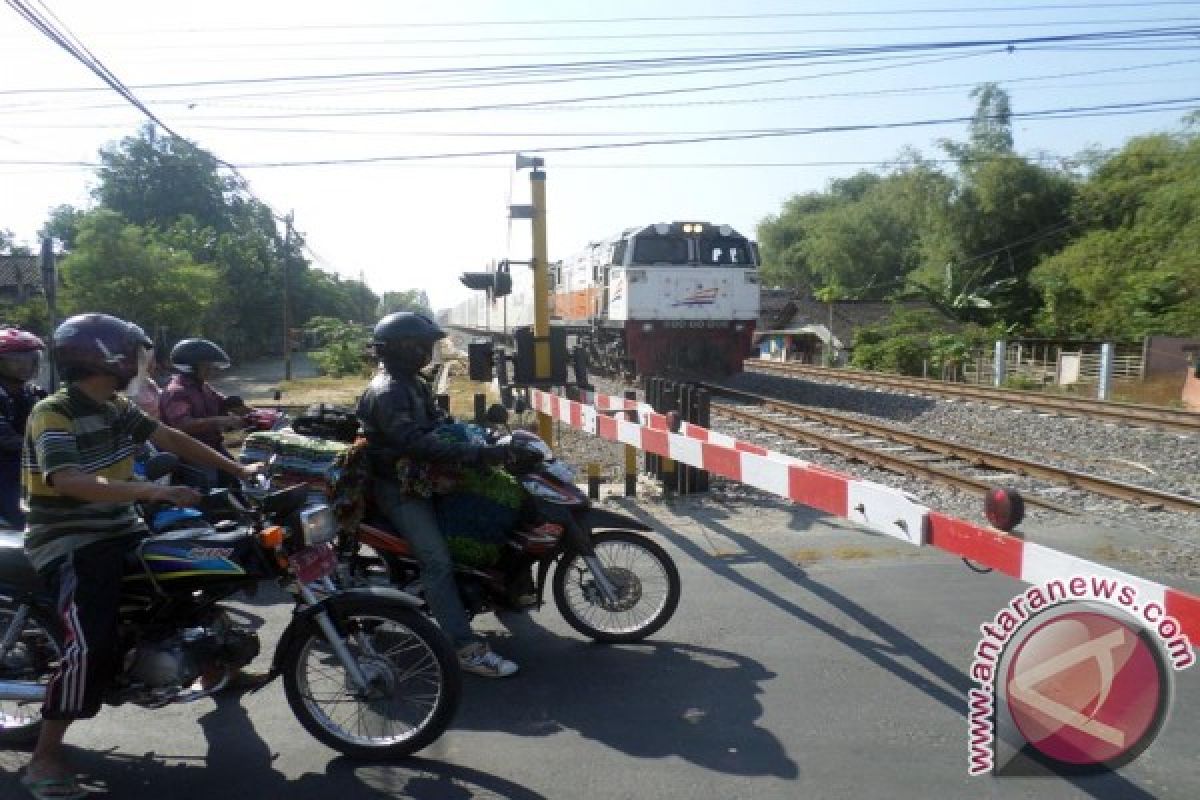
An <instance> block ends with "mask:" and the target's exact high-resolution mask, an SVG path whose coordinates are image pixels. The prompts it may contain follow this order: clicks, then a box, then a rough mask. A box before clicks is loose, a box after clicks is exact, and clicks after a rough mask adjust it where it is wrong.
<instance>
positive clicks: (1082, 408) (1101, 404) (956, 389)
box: [745, 359, 1200, 434]
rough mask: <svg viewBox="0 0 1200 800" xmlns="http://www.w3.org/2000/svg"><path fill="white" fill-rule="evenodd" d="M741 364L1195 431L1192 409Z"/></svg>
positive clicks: (1199, 428)
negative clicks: (1185, 409)
mask: <svg viewBox="0 0 1200 800" xmlns="http://www.w3.org/2000/svg"><path fill="white" fill-rule="evenodd" d="M745 366H746V370H747V371H748V372H761V373H767V374H772V375H785V376H789V377H799V378H811V379H814V380H820V381H836V382H840V383H853V384H859V385H863V386H875V387H882V388H886V389H893V390H897V391H904V392H916V393H920V394H926V395H936V396H942V397H954V398H959V399H964V400H974V401H977V402H986V403H997V404H1001V405H1005V406H1010V407H1013V408H1023V409H1027V410H1030V411H1037V412H1041V413H1047V414H1062V415H1066V416H1078V417H1090V418H1092V419H1099V420H1104V421H1105V422H1116V423H1120V424H1125V425H1140V426H1145V427H1149V428H1155V429H1159V430H1172V431H1186V432H1189V433H1197V434H1200V413H1197V412H1195V411H1184V410H1181V409H1173V408H1162V407H1160V406H1150V405H1139V404H1136V403H1117V402H1112V401H1106V400H1092V399H1089V398H1086V397H1066V396H1058V395H1051V394H1046V393H1043V392H1031V391H1025V390H1020V389H993V388H988V387H983V386H973V385H970V384H962V383H947V382H946V381H938V380H931V379H929V378H913V377H909V376H906V375H886V374H882V373H876V372H865V371H862V370H854V369H845V368H831V367H818V366H813V365H811V364H790V363H786V362H777V361H776V362H773V361H764V360H761V359H749V360H747V361H746V364H745Z"/></svg>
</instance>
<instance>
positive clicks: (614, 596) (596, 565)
mask: <svg viewBox="0 0 1200 800" xmlns="http://www.w3.org/2000/svg"><path fill="white" fill-rule="evenodd" d="M583 563H585V564H587V567H588V569H589V570H590V571H591V573H592V577H593V578H594V579H595V581H596V588H598V589H599V590H600V594H601V596H602V597H603V598H604V602H606V603H608V604H609V605H616V604H617V600H619V599H620V597H619V593H618V592H617V587H615V586H613V583H612V581H610V580H609V579H608V573H607V572H605V571H604V565H603V564H601V563H600V559H599V558H597V557H596V556H595V554H592V555H590V556H584V557H583Z"/></svg>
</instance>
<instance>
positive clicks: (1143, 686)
mask: <svg viewBox="0 0 1200 800" xmlns="http://www.w3.org/2000/svg"><path fill="white" fill-rule="evenodd" d="M979 630H980V632H981V633H982V634H983V638H982V639H980V640H979V644H978V646H977V647H976V648H975V656H974V660H973V662H972V664H971V679H972V680H973V681H974V682H975V683H976V684H977V686H976V687H975V688H973V689H971V690H970V692H969V694H968V701H969V703H968V718H969V722H970V751H969V761H968V768H967V771H968V772H969V773H970V774H971V775H982V774H985V773H987V772H996V771H998V770H999V769H1000V768H1001V767H1003V766H1005V765H1006V764H1007V763H1008V762H1010V761H1012V760H1013V759H1015V758H1016V757H1017V756H1018V755H1025V756H1027V757H1030V758H1033V759H1035V760H1036V761H1039V762H1041V763H1043V764H1047V765H1049V766H1051V767H1055V768H1059V769H1064V770H1070V771H1076V772H1077V771H1098V770H1109V769H1116V768H1118V767H1120V766H1123V765H1125V764H1128V763H1129V762H1130V761H1132V760H1133V759H1134V758H1136V757H1137V756H1138V755H1139V754H1140V753H1141V752H1142V751H1144V750H1145V749H1146V748H1147V747H1148V746H1149V745H1150V743H1151V742H1153V741H1154V738H1155V737H1156V736H1157V735H1158V732H1159V730H1161V728H1162V725H1163V723H1164V722H1165V721H1166V716H1167V711H1168V709H1169V708H1170V704H1171V699H1172V694H1173V688H1174V678H1173V670H1182V669H1186V668H1187V667H1190V666H1191V665H1192V664H1193V663H1195V654H1194V653H1193V651H1192V645H1191V642H1189V641H1188V637H1187V636H1186V635H1185V634H1184V633H1183V629H1182V627H1181V626H1180V624H1179V622H1178V620H1176V619H1174V618H1173V617H1171V616H1170V615H1168V614H1167V613H1166V609H1165V608H1164V607H1163V605H1162V604H1161V603H1159V602H1155V601H1153V600H1150V601H1147V600H1145V599H1144V598H1142V597H1140V596H1139V594H1138V587H1136V586H1133V585H1130V584H1127V583H1124V582H1123V581H1121V580H1119V579H1116V578H1111V577H1106V576H1098V575H1077V576H1075V577H1072V578H1065V579H1062V580H1054V581H1049V582H1047V583H1045V584H1042V585H1038V586H1031V587H1030V588H1028V589H1027V590H1025V591H1024V592H1023V593H1021V594H1019V595H1017V596H1016V597H1014V598H1013V599H1012V601H1011V602H1010V603H1009V604H1008V606H1006V607H1005V608H1003V609H1002V610H1001V611H1000V612H999V613H997V614H996V616H995V618H994V619H993V620H992V621H991V622H989V623H985V624H983V625H981V626H980V627H979Z"/></svg>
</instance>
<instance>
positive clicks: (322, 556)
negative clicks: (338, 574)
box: [288, 544, 337, 583]
mask: <svg viewBox="0 0 1200 800" xmlns="http://www.w3.org/2000/svg"><path fill="white" fill-rule="evenodd" d="M288 561H290V562H291V564H292V572H294V573H295V574H296V578H298V579H299V580H300V582H301V583H312V582H313V581H317V580H320V579H321V578H324V577H325V576H326V575H329V574H330V573H332V572H333V570H334V569H335V568H336V567H337V555H336V554H335V553H334V552H333V545H330V544H318V545H313V546H312V547H306V548H304V549H303V550H301V551H300V552H299V553H296V554H295V555H292V556H289V557H288Z"/></svg>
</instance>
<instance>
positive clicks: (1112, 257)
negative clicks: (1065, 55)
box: [1032, 134, 1200, 338]
mask: <svg viewBox="0 0 1200 800" xmlns="http://www.w3.org/2000/svg"><path fill="white" fill-rule="evenodd" d="M1074 213H1075V215H1076V218H1077V219H1079V220H1080V221H1081V222H1082V223H1087V224H1090V225H1091V226H1092V229H1091V230H1089V231H1087V232H1086V233H1084V234H1083V235H1081V236H1080V237H1079V238H1078V239H1077V240H1076V241H1075V242H1073V243H1072V244H1070V245H1069V246H1067V247H1066V248H1064V249H1063V250H1062V251H1061V252H1059V253H1057V254H1056V255H1053V256H1052V257H1049V258H1047V259H1045V260H1044V261H1043V262H1042V263H1041V264H1039V265H1038V266H1037V268H1036V269H1035V270H1034V271H1033V275H1032V279H1033V281H1034V283H1035V284H1036V285H1037V286H1038V288H1039V289H1040V291H1041V293H1042V295H1043V297H1044V298H1045V304H1044V306H1043V307H1042V309H1041V310H1040V312H1039V313H1038V315H1037V318H1036V322H1037V327H1038V329H1039V330H1040V331H1042V332H1043V333H1045V334H1047V335H1052V336H1059V335H1087V336H1112V337H1118V338H1131V337H1138V336H1144V335H1147V334H1167V335H1176V336H1194V335H1196V333H1197V332H1198V331H1200V259H1197V257H1196V254H1197V253H1200V136H1197V135H1195V134H1185V135H1179V136H1165V135H1157V136H1148V137H1142V138H1139V139H1134V140H1132V141H1130V142H1129V143H1128V144H1127V145H1126V146H1125V147H1124V148H1123V149H1122V150H1121V151H1120V152H1118V153H1115V154H1114V155H1113V156H1112V157H1111V158H1110V159H1109V160H1108V161H1106V162H1105V163H1103V164H1101V165H1100V166H1099V167H1098V168H1097V169H1096V171H1095V173H1094V174H1093V176H1092V178H1091V180H1089V182H1088V184H1087V186H1086V187H1085V188H1084V190H1083V191H1082V192H1081V193H1080V197H1079V200H1078V202H1077V204H1076V206H1075V208H1074Z"/></svg>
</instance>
